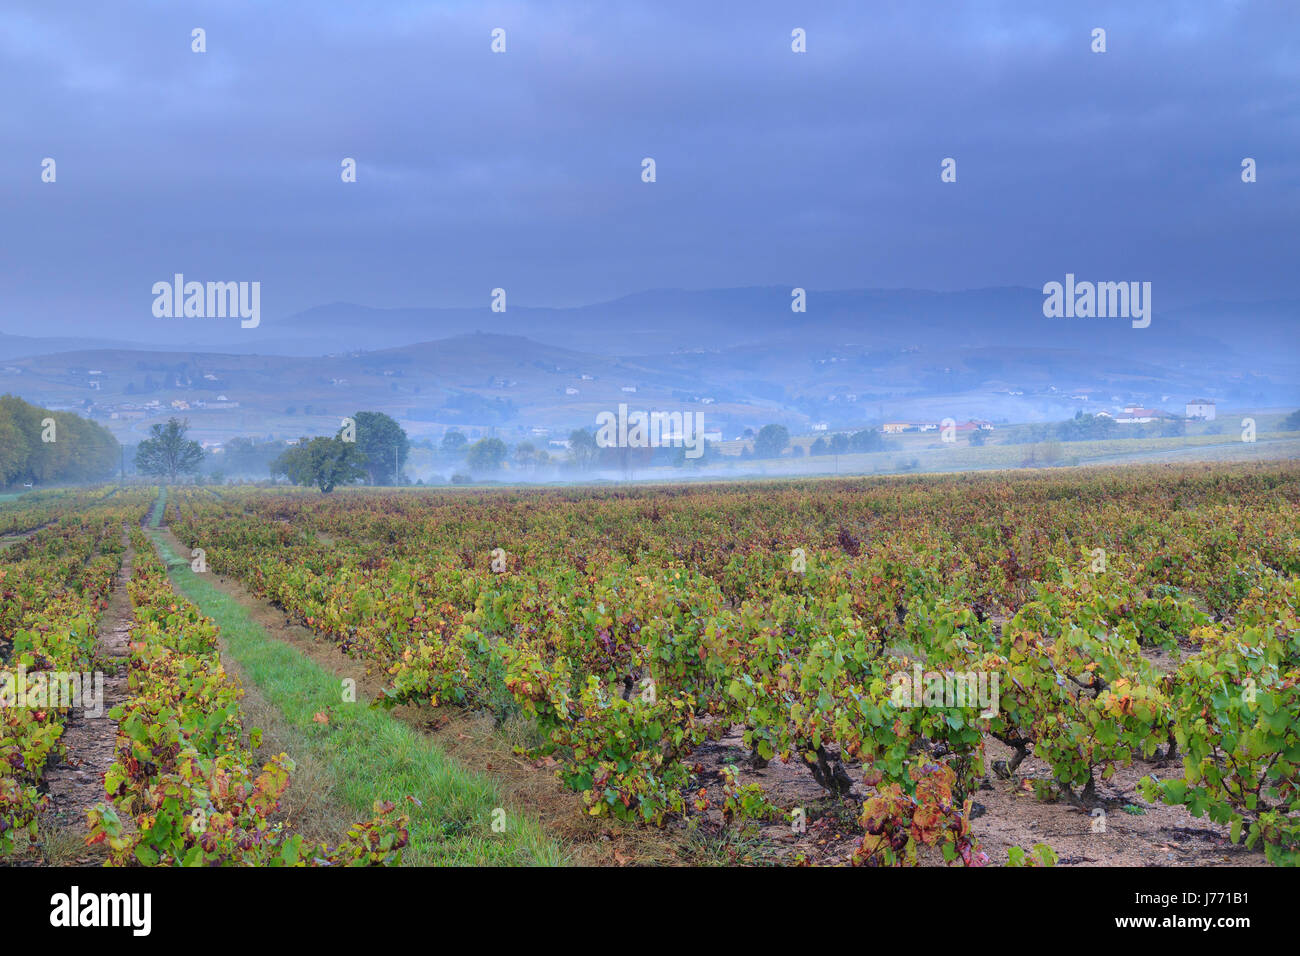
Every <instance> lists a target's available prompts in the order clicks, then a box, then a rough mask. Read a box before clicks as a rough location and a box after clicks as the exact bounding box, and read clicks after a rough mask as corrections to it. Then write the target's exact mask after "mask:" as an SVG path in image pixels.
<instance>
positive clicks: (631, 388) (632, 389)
mask: <svg viewBox="0 0 1300 956" xmlns="http://www.w3.org/2000/svg"><path fill="white" fill-rule="evenodd" d="M623 391H625V392H635V391H636V386H635V385H624V386H623Z"/></svg>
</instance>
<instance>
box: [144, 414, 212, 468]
mask: <svg viewBox="0 0 1300 956" xmlns="http://www.w3.org/2000/svg"><path fill="white" fill-rule="evenodd" d="M189 428H190V422H189V419H186V420H185V421H180V420H179V419H176V418H170V419H168V420H167V424H166V425H154V426H152V427H151V428H150V429H149V437H148V438H146V439H145V440H144V441H142V442H140V444H139V445H138V446H137V447H136V450H135V467H136V470H137V471H139V472H140V473H141V474H143V475H154V476H155V477H159V478H166V479H167V480H168V481H169V482H174V481H175V480H176V476H177V475H180V474H192V473H193V472H196V471H198V470H199V464H200V463H201V462H202V461H203V448H202V447H200V445H199V443H198V442H196V441H191V440H189V439H187V438H186V437H185V433H186V432H187V431H189Z"/></svg>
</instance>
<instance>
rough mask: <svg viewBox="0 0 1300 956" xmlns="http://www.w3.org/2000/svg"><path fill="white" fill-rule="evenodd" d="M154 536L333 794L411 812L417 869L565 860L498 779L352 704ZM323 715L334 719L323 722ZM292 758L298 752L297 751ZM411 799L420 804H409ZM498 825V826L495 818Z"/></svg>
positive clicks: (347, 801) (356, 807) (321, 672)
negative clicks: (507, 799) (512, 804)
mask: <svg viewBox="0 0 1300 956" xmlns="http://www.w3.org/2000/svg"><path fill="white" fill-rule="evenodd" d="M149 534H150V538H151V539H152V540H153V543H154V546H155V547H156V548H157V549H158V552H159V554H160V555H161V556H162V559H163V561H164V562H165V563H166V564H167V566H168V577H169V578H170V579H171V583H172V586H173V587H174V588H175V589H176V590H177V591H179V592H180V593H182V594H184V595H185V596H186V597H187V598H189V599H190V600H191V601H193V602H194V603H195V604H197V605H198V606H199V609H200V610H201V611H202V612H203V613H204V614H205V615H207V616H208V617H210V618H212V619H213V620H214V621H216V622H217V626H218V627H220V629H221V633H222V637H223V639H224V641H225V647H226V649H227V651H228V653H229V654H230V656H231V657H232V658H233V660H234V661H235V663H237V664H238V665H239V667H240V668H241V669H242V671H243V673H244V676H245V677H246V679H247V680H249V681H251V682H252V683H253V684H255V685H256V686H257V688H258V690H259V691H260V693H261V694H262V696H263V697H264V698H265V700H266V701H267V702H268V703H269V704H271V705H272V706H274V707H275V708H276V709H278V710H279V712H280V713H281V714H283V716H284V722H285V724H286V725H287V728H288V729H289V730H290V732H291V734H293V735H296V737H297V738H298V739H297V741H296V743H297V748H296V749H297V750H298V751H299V752H307V751H309V752H310V753H311V754H312V756H313V758H315V760H316V761H317V762H318V763H319V764H320V765H321V766H322V767H324V768H326V772H327V774H328V775H329V776H330V778H331V781H332V784H333V788H334V790H333V796H334V798H335V799H337V800H338V801H339V802H340V803H342V804H344V805H346V806H347V807H348V808H349V809H351V810H353V811H354V812H355V814H356V816H357V819H366V818H368V817H369V815H370V812H371V807H372V805H373V803H374V801H375V800H376V799H384V800H393V801H396V802H399V803H404V804H405V805H406V807H407V809H408V811H409V813H410V815H411V826H410V839H411V842H410V845H409V846H408V848H407V849H406V851H405V853H404V863H405V864H406V865H413V866H555V865H563V864H565V863H566V862H567V860H566V858H565V854H564V852H563V851H562V850H561V849H560V846H559V845H558V844H557V843H556V842H555V841H554V840H553V839H551V838H550V837H549V836H547V835H546V834H545V833H544V832H543V831H542V829H541V827H540V826H539V825H538V824H537V822H536V821H534V820H532V819H529V818H527V817H523V816H521V815H520V814H518V813H516V812H514V811H512V810H510V809H508V808H505V807H503V805H502V800H501V797H500V795H499V793H498V791H497V788H496V785H495V784H494V783H493V782H492V781H491V780H490V779H489V778H487V777H486V776H484V775H482V774H479V773H475V772H473V771H471V770H468V769H467V768H465V767H463V766H461V765H460V764H458V763H456V762H455V760H453V759H452V758H451V757H449V756H448V755H447V754H446V753H445V752H443V751H442V750H441V749H440V748H439V747H437V745H436V744H434V743H433V742H432V741H430V740H429V739H428V738H427V737H425V736H424V735H423V734H421V733H419V732H418V731H417V730H414V729H413V728H411V727H409V726H407V725H406V724H404V723H402V722H400V721H398V720H395V719H394V718H393V717H391V716H390V715H389V714H387V713H386V712H384V711H382V710H378V709H375V708H371V707H370V706H368V705H367V704H365V703H362V702H357V703H344V702H343V689H342V684H341V682H340V680H339V679H338V678H337V677H335V676H334V675H332V674H330V673H329V672H327V671H326V670H325V669H324V668H323V667H321V666H320V665H319V664H317V663H316V662H315V661H313V660H311V659H310V658H308V657H306V656H305V655H303V654H302V653H301V652H299V651H298V650H297V649H295V648H293V647H291V646H289V645H288V644H285V643H283V642H281V641H277V640H275V639H273V638H271V637H270V636H269V635H267V633H266V631H265V630H263V628H262V627H261V625H259V624H258V623H257V622H256V621H254V620H253V619H252V617H251V616H250V615H249V614H248V612H247V611H246V610H245V609H244V608H243V607H242V606H240V604H239V603H238V602H237V601H235V600H234V599H232V598H231V597H229V596H228V595H226V594H225V593H224V592H222V591H221V590H220V589H219V588H217V587H216V585H214V584H212V583H211V582H210V581H207V580H205V579H204V578H203V576H202V575H200V574H196V573H194V572H193V571H192V570H191V569H190V565H189V562H188V561H186V560H184V559H182V558H181V557H179V556H178V555H177V554H176V553H175V552H174V551H173V550H172V548H171V547H170V546H169V545H168V543H167V542H166V541H165V540H163V539H162V537H161V535H160V534H158V533H157V532H150V533H149ZM317 715H324V716H325V717H327V719H328V723H321V722H320V721H319V720H318V718H317ZM290 756H293V751H290ZM407 795H411V796H414V797H415V798H416V799H418V800H419V801H420V804H421V805H419V806H417V805H415V804H412V803H408V802H406V799H405V798H406V797H407ZM494 823H495V824H496V830H500V832H496V830H494V826H493V824H494Z"/></svg>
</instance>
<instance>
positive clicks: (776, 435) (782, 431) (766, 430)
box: [754, 425, 790, 458]
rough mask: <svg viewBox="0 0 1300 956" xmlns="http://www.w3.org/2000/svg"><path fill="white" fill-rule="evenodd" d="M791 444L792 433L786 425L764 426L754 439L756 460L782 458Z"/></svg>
mask: <svg viewBox="0 0 1300 956" xmlns="http://www.w3.org/2000/svg"><path fill="white" fill-rule="evenodd" d="M789 444H790V431H789V429H787V428H786V427H785V426H784V425H764V426H763V427H762V428H760V429H759V431H758V435H757V436H755V438H754V457H755V458H780V457H781V452H783V451H785V449H786V446H787V445H789Z"/></svg>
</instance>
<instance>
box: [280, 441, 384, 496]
mask: <svg viewBox="0 0 1300 956" xmlns="http://www.w3.org/2000/svg"><path fill="white" fill-rule="evenodd" d="M366 464H367V462H366V457H365V455H364V454H363V453H362V451H361V449H360V448H358V447H357V444H356V443H355V442H346V441H344V440H343V439H342V438H340V437H338V436H337V435H336V436H335V437H333V438H326V437H324V436H318V437H316V438H313V439H311V440H310V441H307V440H305V439H304V440H303V441H302V443H301V444H299V445H295V446H293V447H291V448H289V449H287V450H286V451H285V452H284V454H282V455H281V456H280V457H279V458H277V459H276V460H275V461H273V462H271V474H272V476H278V475H284V476H285V477H286V478H288V479H289V480H290V481H292V482H293V483H294V484H295V485H315V486H316V487H317V488H319V489H320V490H321V491H322V492H324V493H325V494H329V493H330V492H331V491H333V490H334V489H335V488H336V487H337V486H339V485H343V484H348V483H349V482H353V481H360V480H361V479H363V478H365V477H366V475H367V469H366Z"/></svg>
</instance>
